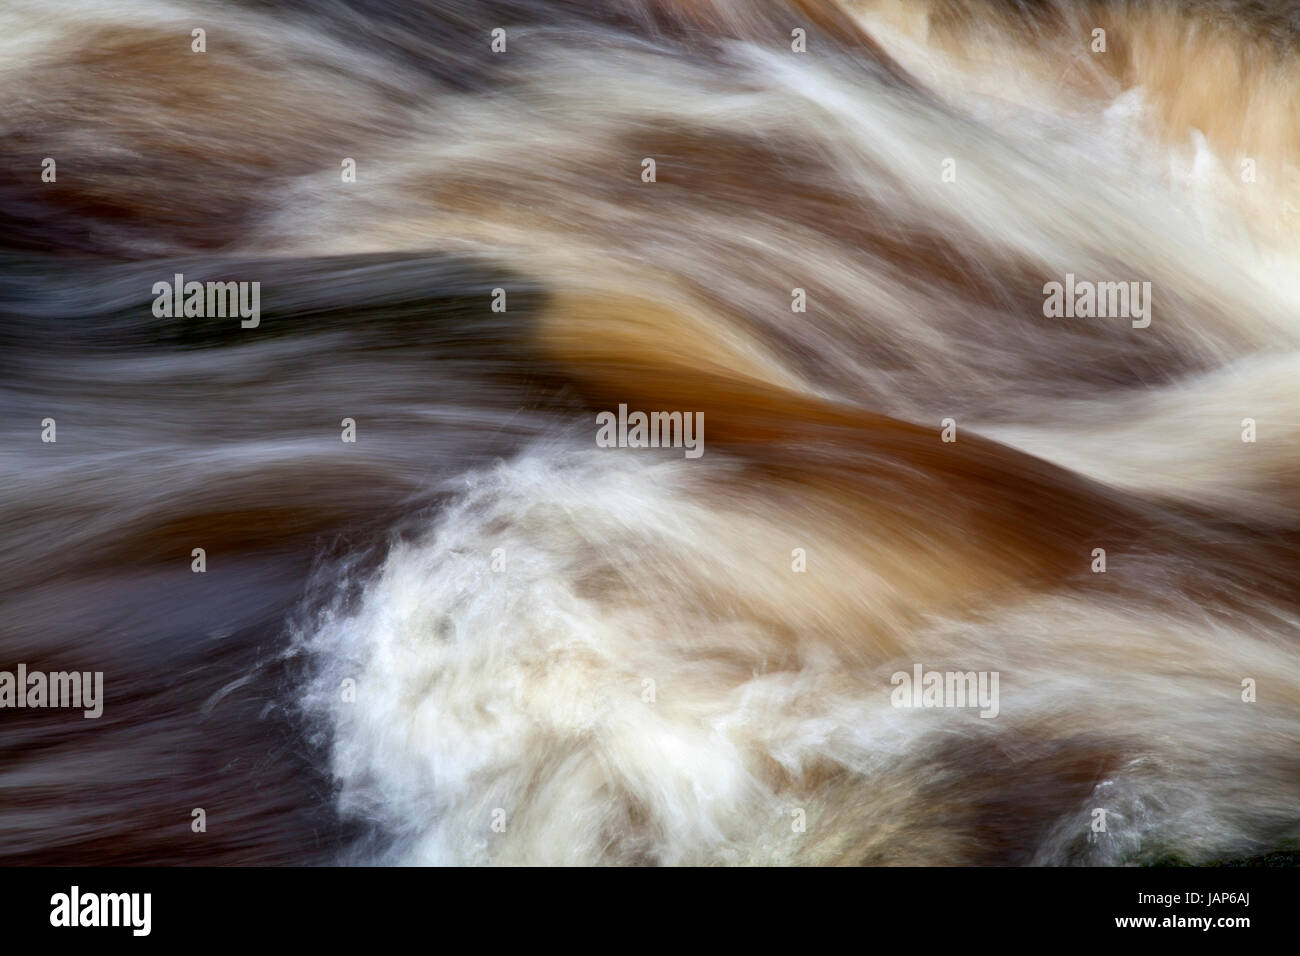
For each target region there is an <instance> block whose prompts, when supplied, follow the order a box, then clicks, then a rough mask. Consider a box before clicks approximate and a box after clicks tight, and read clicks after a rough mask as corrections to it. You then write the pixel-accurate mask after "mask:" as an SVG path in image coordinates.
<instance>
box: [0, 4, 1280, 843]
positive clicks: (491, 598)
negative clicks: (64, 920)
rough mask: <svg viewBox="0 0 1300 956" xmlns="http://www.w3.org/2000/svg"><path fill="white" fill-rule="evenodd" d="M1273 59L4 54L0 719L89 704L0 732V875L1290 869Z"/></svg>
mask: <svg viewBox="0 0 1300 956" xmlns="http://www.w3.org/2000/svg"><path fill="white" fill-rule="evenodd" d="M196 29H201V30H203V31H204V33H203V34H201V39H196V38H195V36H194V33H193V31H194V30H196ZM1098 29H1100V30H1103V31H1104V38H1105V41H1106V42H1105V49H1104V50H1097V49H1095V47H1096V44H1097V35H1096V33H1095V32H1094V31H1096V30H1098ZM495 30H501V31H504V32H503V33H501V34H496V35H495V36H494V31H495ZM502 43H504V49H500V46H501V44H502ZM494 44H495V45H496V46H497V47H498V49H496V50H494ZM197 46H202V47H203V49H202V51H201V52H198V51H196V47H197ZM1298 49H1300V7H1297V5H1296V4H1294V3H1289V2H1286V3H1284V2H1240V3H1234V2H1227V0H1223V2H1217V3H1208V2H1201V3H1187V4H1173V3H1159V2H1153V3H1148V4H1130V3H1111V2H1106V3H1065V2H1062V3H1060V4H1053V3H1042V4H1024V3H1011V2H1007V3H998V2H975V0H944V2H940V0H935V2H919V0H890V2H885V0H882V2H852V0H838V2H836V0H785V2H777V0H771V2H768V0H606V2H597V0H550V2H542V0H482V2H470V0H287V2H265V3H259V2H214V3H199V2H194V3H181V4H172V3H163V2H152V0H104V2H100V3H95V4H90V5H87V4H74V3H71V2H67V0H41V2H30V3H29V2H25V0H2V2H0V107H3V108H0V217H3V222H4V229H3V230H2V231H0V371H2V373H3V374H2V375H0V409H3V415H0V429H2V432H0V434H2V441H0V540H2V541H3V550H2V551H0V609H2V613H0V668H6V669H8V670H10V671H13V670H14V669H15V668H16V667H17V665H18V664H19V663H23V664H25V666H26V667H27V668H29V669H31V670H41V671H47V672H55V671H71V670H76V671H82V672H95V671H102V672H103V675H104V677H103V680H104V701H103V714H102V716H100V717H98V718H95V719H86V718H85V717H83V715H82V712H81V711H80V710H76V709H52V708H47V709H37V708H31V707H28V708H14V709H4V710H0V861H3V862H4V863H8V864H16V863H59V864H64V863H78V864H122V863H195V864H200V863H201V864H231V863H336V862H346V863H377V862H378V863H417V864H421V863H452V864H461V863H473V864H478V863H482V864H488V863H498V864H518V863H523V864H543V863H545V864H556V863H565V864H568V863H575V864H593V863H602V864H640V863H653V864H716V863H732V864H767V863H794V864H826V863H834V864H840V863H865V864H1007V863H1010V864H1062V863H1066V864H1118V863H1156V862H1162V861H1164V862H1167V861H1171V860H1177V861H1181V862H1189V863H1222V862H1230V861H1241V860H1247V859H1260V858H1265V859H1270V860H1282V861H1287V860H1290V859H1292V858H1293V857H1292V854H1294V853H1295V852H1296V850H1297V840H1298V839H1300V657H1298V656H1297V626H1298V624H1300V597H1298V595H1297V592H1296V587H1295V581H1296V574H1297V571H1298V570H1300V481H1298V480H1297V466H1298V465H1300V386H1298V385H1297V383H1298V382H1300V297H1298V296H1297V293H1300V269H1298V266H1300V255H1298V251H1300V247H1298V246H1297V239H1298V238H1300V219H1298V218H1297V213H1300V205H1298V204H1300V165H1298V164H1300V67H1298V66H1297V64H1298V63H1300V59H1298V58H1297V50H1298ZM47 159H53V160H54V161H55V164H56V166H55V169H56V171H57V172H56V175H55V176H52V177H47V176H46V175H45V170H46V166H47V164H46V163H45V160H47ZM646 160H653V161H654V162H653V170H651V168H650V166H649V165H648V164H647V163H646V162H645V161H646ZM349 163H351V169H353V170H354V171H355V179H354V181H353V180H350V179H349V176H348V174H349ZM651 172H653V175H651ZM51 180H52V181H51ZM177 275H180V276H183V277H184V279H183V281H182V282H181V284H182V286H183V284H184V282H190V281H198V282H205V283H206V282H218V281H219V282H226V281H229V282H248V283H253V282H256V283H258V284H259V286H258V288H259V289H260V299H259V306H258V313H257V315H256V317H255V319H254V318H247V319H245V320H243V321H241V316H238V315H227V316H212V315H188V316H187V315H185V314H184V313H183V311H182V313H181V314H175V310H174V309H172V308H170V304H171V299H170V294H168V293H164V294H162V295H161V296H160V295H159V293H158V292H157V291H156V290H155V286H156V285H157V284H159V283H173V282H174V281H175V277H176V276H177ZM1067 276H1069V277H1071V278H1070V279H1069V281H1071V282H1073V281H1074V277H1077V278H1078V279H1079V280H1081V281H1092V282H1124V283H1128V282H1135V283H1138V285H1137V286H1135V287H1134V289H1135V290H1137V289H1140V288H1143V286H1142V285H1141V284H1142V283H1149V286H1147V287H1145V288H1148V289H1149V290H1150V291H1149V293H1148V295H1147V297H1146V298H1145V300H1144V304H1143V306H1142V308H1140V309H1139V308H1138V307H1137V300H1136V295H1137V293H1136V291H1135V293H1134V295H1135V299H1134V301H1133V303H1132V305H1133V306H1134V310H1135V311H1134V315H1133V316H1129V315H1127V314H1126V315H1122V316H1115V315H1113V314H1112V315H1110V316H1108V317H1079V316H1075V317H1067V316H1049V315H1048V314H1047V312H1048V309H1047V307H1046V306H1045V295H1046V294H1047V290H1046V288H1045V285H1046V284H1049V283H1052V282H1058V283H1065V282H1066V281H1067ZM160 303H161V304H160ZM801 307H802V308H801ZM1143 312H1145V314H1141V313H1143ZM160 313H161V314H160ZM621 405H622V406H626V407H627V409H630V410H632V411H638V410H639V411H643V412H655V411H675V412H682V413H685V414H686V415H688V416H691V418H692V420H695V419H694V416H695V415H697V414H698V415H702V418H700V419H698V420H699V421H700V422H702V432H700V433H698V434H697V435H696V437H697V438H698V439H700V445H699V448H701V449H702V450H703V454H701V455H698V456H695V455H693V454H688V453H686V452H687V449H684V448H682V447H673V448H631V447H621V448H609V447H602V446H601V443H599V442H598V441H597V433H598V416H600V415H601V414H602V413H606V412H614V413H617V412H618V410H619V407H620V406H621ZM1247 419H1249V420H1250V424H1249V425H1247V423H1246V420H1247ZM51 429H53V430H51ZM51 438H52V439H54V440H50V439H51ZM348 439H355V440H348ZM945 439H949V440H945ZM951 439H955V440H951ZM1251 439H1253V440H1251ZM195 549H202V557H201V558H196V557H195ZM1098 549H1100V550H1101V551H1102V552H1104V556H1103V557H1102V559H1101V560H1103V561H1104V565H1103V566H1104V569H1105V570H1104V573H1102V572H1101V571H1100V569H1099V568H1100V566H1099V564H1098V560H1099V558H1098ZM200 561H201V562H202V568H203V570H202V573H196V570H195V568H196V565H197V564H198V562H200ZM918 666H919V667H920V668H921V669H922V671H940V672H961V673H971V672H973V673H977V674H980V675H996V677H997V678H998V683H997V684H996V685H994V686H995V688H996V694H997V700H996V707H995V708H987V707H986V708H985V710H984V716H981V711H980V710H979V709H976V708H974V707H970V706H954V707H933V708H932V707H928V706H922V707H919V708H918V707H913V706H896V705H897V704H898V703H899V702H900V701H899V697H898V694H897V692H896V684H897V683H898V680H897V677H898V675H899V674H900V673H901V674H902V675H910V674H912V673H913V672H914V668H916V667H918ZM1248 686H1249V688H1253V695H1252V693H1251V690H1250V689H1248ZM1252 696H1253V697H1254V699H1249V698H1251V697H1252ZM917 699H918V700H919V699H920V698H919V697H918V698H917ZM903 702H904V703H907V702H909V701H907V700H906V699H905V700H904V701H903ZM989 709H995V710H996V714H995V715H990V714H989V713H988V710H989ZM199 808H201V809H202V810H203V811H204V816H205V820H206V829H205V830H203V831H202V832H196V828H195V824H194V822H193V821H194V811H195V810H196V809H199ZM1098 810H1101V811H1103V813H1102V816H1101V817H1100V818H1099V817H1098V814H1097V811H1098ZM1099 819H1104V821H1105V830H1104V831H1102V830H1099V829H1098V826H1097V822H1098V820H1099Z"/></svg>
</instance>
